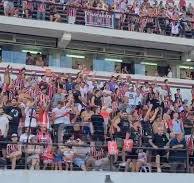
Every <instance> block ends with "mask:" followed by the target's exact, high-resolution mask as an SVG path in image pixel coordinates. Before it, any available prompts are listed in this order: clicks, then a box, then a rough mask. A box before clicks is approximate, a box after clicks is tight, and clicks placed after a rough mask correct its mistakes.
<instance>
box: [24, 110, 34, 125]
mask: <svg viewBox="0 0 194 183" xmlns="http://www.w3.org/2000/svg"><path fill="white" fill-rule="evenodd" d="M31 113H32V109H30V108H28V107H27V108H26V109H25V114H26V118H25V127H30V126H31V127H34V128H35V127H37V120H36V118H35V117H36V111H35V110H33V114H32V120H31V124H30V117H31Z"/></svg>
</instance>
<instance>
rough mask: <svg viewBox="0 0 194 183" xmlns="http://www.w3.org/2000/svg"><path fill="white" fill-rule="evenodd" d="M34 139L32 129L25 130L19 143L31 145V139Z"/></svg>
mask: <svg viewBox="0 0 194 183" xmlns="http://www.w3.org/2000/svg"><path fill="white" fill-rule="evenodd" d="M32 137H34V135H32V133H31V129H30V128H25V131H24V133H22V134H21V135H20V139H19V142H21V143H22V144H25V143H27V142H28V143H29V142H30V139H31V138H32Z"/></svg>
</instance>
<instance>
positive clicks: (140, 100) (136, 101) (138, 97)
mask: <svg viewBox="0 0 194 183" xmlns="http://www.w3.org/2000/svg"><path fill="white" fill-rule="evenodd" d="M142 100H143V96H142V94H140V95H139V96H138V95H137V94H136V95H135V105H139V104H141V103H142Z"/></svg>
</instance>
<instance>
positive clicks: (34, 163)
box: [26, 136, 42, 170]
mask: <svg viewBox="0 0 194 183" xmlns="http://www.w3.org/2000/svg"><path fill="white" fill-rule="evenodd" d="M29 142H30V143H31V144H28V145H27V148H26V153H27V155H28V157H27V164H28V165H29V167H30V170H39V169H40V155H41V153H42V148H41V146H40V145H37V144H36V143H37V142H38V141H37V137H36V136H33V137H31V138H30V141H29Z"/></svg>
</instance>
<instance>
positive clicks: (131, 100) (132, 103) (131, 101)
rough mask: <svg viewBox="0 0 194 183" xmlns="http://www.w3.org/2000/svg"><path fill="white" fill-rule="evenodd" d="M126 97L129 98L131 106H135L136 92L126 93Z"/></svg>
mask: <svg viewBox="0 0 194 183" xmlns="http://www.w3.org/2000/svg"><path fill="white" fill-rule="evenodd" d="M125 96H126V97H128V101H129V105H135V96H136V93H135V92H126V93H125Z"/></svg>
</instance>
